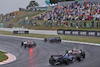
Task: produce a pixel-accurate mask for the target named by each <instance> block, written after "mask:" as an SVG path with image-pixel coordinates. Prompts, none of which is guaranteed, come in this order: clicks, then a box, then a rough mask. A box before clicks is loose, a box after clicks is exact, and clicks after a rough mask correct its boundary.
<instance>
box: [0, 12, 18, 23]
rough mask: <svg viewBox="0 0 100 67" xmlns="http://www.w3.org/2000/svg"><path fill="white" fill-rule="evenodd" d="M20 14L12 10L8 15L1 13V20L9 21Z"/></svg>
mask: <svg viewBox="0 0 100 67" xmlns="http://www.w3.org/2000/svg"><path fill="white" fill-rule="evenodd" d="M17 15H18V12H12V13H8V14H6V15H3V14H1V15H0V22H7V21H9V20H10V19H12V18H15V17H16V16H17Z"/></svg>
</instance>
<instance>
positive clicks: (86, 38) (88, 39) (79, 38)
mask: <svg viewBox="0 0 100 67" xmlns="http://www.w3.org/2000/svg"><path fill="white" fill-rule="evenodd" d="M0 34H4V35H15V36H26V37H38V38H49V37H51V36H55V37H61V38H62V39H63V40H70V41H80V42H90V43H99V44H100V37H89V36H71V35H42V34H13V33H12V32H7V31H0Z"/></svg>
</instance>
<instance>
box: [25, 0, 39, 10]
mask: <svg viewBox="0 0 100 67" xmlns="http://www.w3.org/2000/svg"><path fill="white" fill-rule="evenodd" d="M36 6H39V4H38V3H37V2H36V1H34V0H33V1H30V3H29V5H28V6H27V7H26V8H27V9H28V8H29V7H36Z"/></svg>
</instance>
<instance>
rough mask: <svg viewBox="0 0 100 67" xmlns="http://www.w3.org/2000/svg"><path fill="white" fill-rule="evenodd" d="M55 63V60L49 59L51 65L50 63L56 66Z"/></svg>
mask: <svg viewBox="0 0 100 67" xmlns="http://www.w3.org/2000/svg"><path fill="white" fill-rule="evenodd" d="M55 62H56V60H55V59H54V58H53V57H52V58H50V59H49V63H50V64H51V65H54V64H55Z"/></svg>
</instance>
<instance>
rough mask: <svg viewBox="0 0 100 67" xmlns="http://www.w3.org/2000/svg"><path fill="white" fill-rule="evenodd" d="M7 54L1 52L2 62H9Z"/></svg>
mask: <svg viewBox="0 0 100 67" xmlns="http://www.w3.org/2000/svg"><path fill="white" fill-rule="evenodd" d="M5 53H6V52H2V51H0V62H2V61H4V60H7V59H8V57H7V56H6V55H5Z"/></svg>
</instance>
